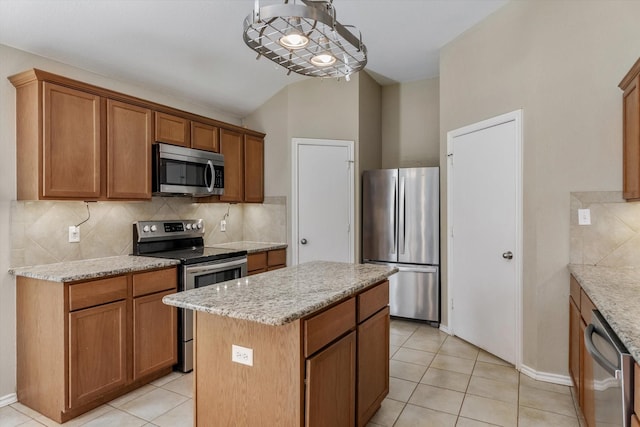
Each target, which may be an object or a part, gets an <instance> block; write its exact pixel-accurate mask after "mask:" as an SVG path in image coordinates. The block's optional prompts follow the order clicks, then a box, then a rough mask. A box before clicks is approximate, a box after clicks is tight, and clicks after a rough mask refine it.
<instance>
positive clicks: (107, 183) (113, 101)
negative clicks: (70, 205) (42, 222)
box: [9, 69, 264, 202]
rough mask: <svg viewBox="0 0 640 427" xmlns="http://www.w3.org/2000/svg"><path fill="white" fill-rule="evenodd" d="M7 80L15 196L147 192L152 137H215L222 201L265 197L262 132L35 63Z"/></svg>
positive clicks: (186, 142) (206, 145)
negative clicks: (222, 165) (12, 104)
mask: <svg viewBox="0 0 640 427" xmlns="http://www.w3.org/2000/svg"><path fill="white" fill-rule="evenodd" d="M9 80H10V81H11V83H12V84H13V85H14V87H15V88H16V119H17V120H16V152H17V164H16V170H17V177H16V181H17V198H18V200H41V199H47V200H61V199H62V200H111V199H116V200H149V199H150V198H151V167H152V165H151V148H150V145H151V144H152V143H153V142H154V141H159V142H164V143H168V144H174V145H181V146H184V147H193V148H197V149H201V150H208V151H216V152H217V151H219V150H220V149H221V142H220V140H221V138H224V139H225V141H226V144H225V146H226V148H225V150H226V151H225V152H226V159H225V160H226V162H227V169H226V171H225V178H226V180H227V182H228V185H227V189H228V190H227V189H225V191H226V194H227V197H226V198H223V200H222V201H227V202H243V201H245V193H246V195H247V196H246V197H247V200H246V201H251V202H262V201H263V199H264V197H263V192H264V190H263V189H264V164H263V162H264V160H263V159H264V143H263V141H264V134H262V133H259V132H255V131H252V130H249V129H245V128H242V127H239V126H235V125H232V124H228V123H223V122H220V121H217V120H214V119H210V118H207V117H202V116H198V115H196V114H191V113H188V112H184V111H179V110H176V109H173V108H170V107H167V106H164V105H160V104H156V103H153V102H150V101H145V100H143V99H140V98H136V97H133V96H130V95H126V94H122V93H118V92H115V91H112V90H108V89H104V88H100V87H97V86H93V85H90V84H87V83H83V82H79V81H76V80H72V79H69V78H66V77H63V76H59V75H55V74H52V73H48V72H46V71H42V70H38V69H32V70H28V71H25V72H22V73H19V74H16V75H13V76H10V77H9ZM221 129H222V130H223V131H221ZM245 151H246V152H247V153H248V155H247V157H245ZM245 173H247V174H248V178H247V179H245ZM219 200H220V199H219V197H218V196H212V197H210V198H200V199H199V201H205V202H206V201H219Z"/></svg>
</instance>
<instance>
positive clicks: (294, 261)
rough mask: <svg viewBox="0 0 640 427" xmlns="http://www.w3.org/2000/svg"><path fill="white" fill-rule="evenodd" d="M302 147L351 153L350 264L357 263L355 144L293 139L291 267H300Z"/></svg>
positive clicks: (333, 140)
mask: <svg viewBox="0 0 640 427" xmlns="http://www.w3.org/2000/svg"><path fill="white" fill-rule="evenodd" d="M301 145H327V146H334V147H345V148H347V149H348V152H349V160H348V161H349V166H350V171H351V173H350V174H349V177H350V179H349V201H350V203H349V233H350V234H351V236H350V239H349V262H350V263H354V262H355V234H356V233H355V196H354V194H355V193H354V186H355V170H356V164H355V161H354V142H353V141H347V140H339V139H312V138H291V265H298V255H299V254H298V200H299V198H298V161H299V159H298V148H299V147H300V146H301Z"/></svg>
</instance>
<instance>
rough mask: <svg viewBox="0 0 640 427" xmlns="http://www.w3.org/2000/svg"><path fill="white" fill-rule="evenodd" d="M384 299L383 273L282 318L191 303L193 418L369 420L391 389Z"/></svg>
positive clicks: (285, 422) (297, 422)
mask: <svg viewBox="0 0 640 427" xmlns="http://www.w3.org/2000/svg"><path fill="white" fill-rule="evenodd" d="M388 301H389V282H388V281H384V282H380V283H377V284H375V285H372V286H370V287H369V288H367V289H365V290H363V291H362V292H360V293H358V294H356V295H354V296H350V297H347V298H345V299H343V300H341V301H338V302H336V303H335V304H333V305H331V306H329V307H327V308H324V309H321V310H319V311H317V312H315V313H311V314H309V315H308V316H306V317H304V318H301V319H297V320H294V321H292V322H289V323H286V324H284V325H281V326H270V325H265V324H261V323H258V322H254V321H249V320H242V319H233V318H229V317H224V316H213V315H211V314H209V313H204V312H200V311H196V312H195V331H196V337H195V381H196V386H195V396H194V400H195V408H196V410H195V425H196V426H211V425H265V426H271V425H273V426H276V425H277V426H327V427H329V426H331V427H334V426H349V427H350V426H355V425H358V426H364V425H366V424H367V422H368V421H369V420H370V419H371V417H372V416H373V414H374V413H375V412H376V410H378V408H380V404H381V402H382V400H383V399H384V398H385V397H386V395H387V394H388V389H389V308H388V306H387V304H388ZM234 344H235V345H242V346H243V347H246V348H250V349H252V350H253V364H252V365H251V366H246V365H243V364H240V363H234V362H233V361H232V360H231V357H229V349H230V348H231V346H232V345H234ZM211 360H215V361H216V363H211Z"/></svg>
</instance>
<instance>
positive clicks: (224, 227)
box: [220, 219, 227, 231]
mask: <svg viewBox="0 0 640 427" xmlns="http://www.w3.org/2000/svg"><path fill="white" fill-rule="evenodd" d="M220 231H227V221H225V220H224V219H223V220H222V221H220Z"/></svg>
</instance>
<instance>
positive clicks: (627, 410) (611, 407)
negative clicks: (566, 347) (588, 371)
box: [584, 310, 633, 427]
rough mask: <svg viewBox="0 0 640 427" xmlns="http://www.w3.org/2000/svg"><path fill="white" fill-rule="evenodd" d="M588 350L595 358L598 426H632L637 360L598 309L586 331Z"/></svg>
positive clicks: (593, 381) (595, 395) (595, 393)
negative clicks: (634, 378) (635, 361)
mask: <svg viewBox="0 0 640 427" xmlns="http://www.w3.org/2000/svg"><path fill="white" fill-rule="evenodd" d="M584 341H585V345H586V347H587V351H588V352H589V355H591V358H592V359H593V362H594V363H593V379H592V383H590V384H585V386H587V387H592V388H593V392H594V401H595V402H594V411H595V420H596V425H595V426H593V427H604V426H621V427H629V426H630V425H631V412H632V404H633V402H632V401H631V399H632V386H633V358H632V357H631V355H630V354H629V352H628V351H627V349H626V348H625V346H624V345H623V344H622V343H621V342H620V339H619V338H618V337H617V336H616V334H615V332H614V331H613V330H612V329H611V326H609V324H608V323H607V322H606V320H604V318H603V317H602V314H600V312H599V311H598V310H593V316H592V318H591V323H590V324H589V325H588V326H587V328H586V329H585V330H584Z"/></svg>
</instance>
